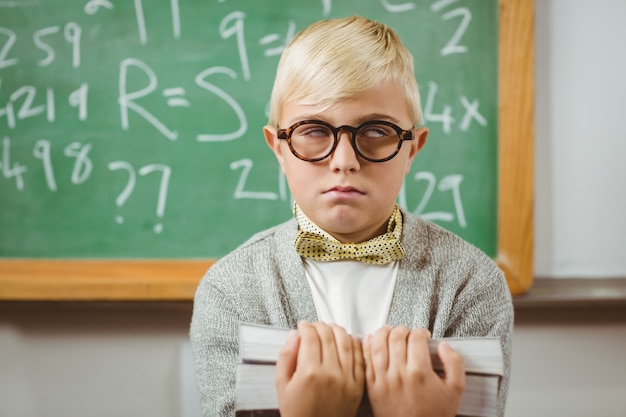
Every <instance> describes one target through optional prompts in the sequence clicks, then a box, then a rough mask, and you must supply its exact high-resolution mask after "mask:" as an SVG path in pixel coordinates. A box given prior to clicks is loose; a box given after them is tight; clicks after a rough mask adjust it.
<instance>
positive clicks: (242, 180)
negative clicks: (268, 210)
mask: <svg viewBox="0 0 626 417" xmlns="http://www.w3.org/2000/svg"><path fill="white" fill-rule="evenodd" d="M252 165H253V164H252V161H251V160H250V159H240V160H238V161H234V162H231V163H230V169H232V170H236V169H238V168H241V176H240V177H239V181H238V182H237V187H236V188H235V192H234V193H233V197H234V198H235V199H236V200H239V199H242V198H250V199H256V200H276V199H278V195H277V194H276V193H271V192H259V191H245V188H246V181H247V180H248V175H249V174H250V171H251V170H252Z"/></svg>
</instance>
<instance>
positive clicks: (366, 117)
mask: <svg viewBox="0 0 626 417" xmlns="http://www.w3.org/2000/svg"><path fill="white" fill-rule="evenodd" d="M327 119H328V117H324V115H323V114H322V113H311V114H303V115H299V116H297V117H294V118H293V119H291V120H290V121H289V122H288V123H287V125H288V126H291V125H293V124H295V123H298V122H300V121H302V120H322V121H327ZM370 120H384V121H387V122H391V123H395V124H399V123H400V121H399V120H398V119H396V118H395V117H393V116H391V115H389V114H383V113H371V114H367V115H363V116H359V117H358V118H357V119H356V120H355V122H354V125H355V126H357V125H360V124H362V123H365V122H367V121H370ZM342 124H343V125H345V124H349V123H342Z"/></svg>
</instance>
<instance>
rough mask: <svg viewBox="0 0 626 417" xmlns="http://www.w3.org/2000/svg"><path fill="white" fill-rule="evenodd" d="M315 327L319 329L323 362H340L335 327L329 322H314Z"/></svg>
mask: <svg viewBox="0 0 626 417" xmlns="http://www.w3.org/2000/svg"><path fill="white" fill-rule="evenodd" d="M313 327H314V328H315V330H316V331H317V334H318V337H319V341H320V347H321V350H320V353H321V358H320V360H321V362H328V363H335V364H336V363H338V362H339V359H338V357H337V342H336V341H335V335H334V333H333V329H332V328H331V327H330V326H329V325H328V324H325V323H321V322H317V323H313Z"/></svg>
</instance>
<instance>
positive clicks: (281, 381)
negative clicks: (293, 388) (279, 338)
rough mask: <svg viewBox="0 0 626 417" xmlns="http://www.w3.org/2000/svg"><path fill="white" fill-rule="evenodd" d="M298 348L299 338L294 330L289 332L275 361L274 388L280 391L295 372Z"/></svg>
mask: <svg viewBox="0 0 626 417" xmlns="http://www.w3.org/2000/svg"><path fill="white" fill-rule="evenodd" d="M299 347H300V336H299V335H298V332H297V331H296V330H292V331H291V332H289V337H288V338H287V341H286V342H285V344H284V345H283V347H282V348H281V349H280V352H279V353H278V359H277V361H276V375H275V381H276V387H277V388H278V389H279V390H280V389H281V387H284V386H285V385H287V383H288V382H289V381H290V380H291V377H292V376H293V373H294V372H295V371H296V364H297V362H298V348H299Z"/></svg>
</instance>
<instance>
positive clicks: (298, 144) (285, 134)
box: [277, 120, 413, 162]
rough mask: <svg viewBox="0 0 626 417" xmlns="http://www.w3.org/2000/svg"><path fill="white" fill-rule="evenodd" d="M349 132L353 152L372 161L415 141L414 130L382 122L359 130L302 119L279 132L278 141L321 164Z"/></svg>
mask: <svg viewBox="0 0 626 417" xmlns="http://www.w3.org/2000/svg"><path fill="white" fill-rule="evenodd" d="M342 130H343V131H346V132H350V134H351V143H352V148H353V149H354V151H355V152H356V153H357V155H359V156H360V157H361V158H363V159H365V160H366V161H370V162H385V161H388V160H390V159H391V158H393V157H394V156H396V155H397V154H398V152H400V148H401V147H402V142H404V141H405V140H413V131H412V130H404V129H402V128H400V127H399V126H397V125H395V124H393V123H391V122H386V121H383V120H370V121H367V122H365V123H362V124H360V125H359V126H357V127H353V126H348V125H343V126H339V127H334V126H331V125H330V124H328V123H326V122H323V121H320V120H302V121H300V122H297V123H295V124H293V125H291V126H290V127H288V128H286V129H280V128H279V129H278V130H277V137H278V139H283V140H286V141H287V143H288V144H289V149H291V153H293V154H294V155H295V156H296V157H297V158H299V159H302V160H303V161H308V162H318V161H321V160H322V159H325V158H327V157H328V156H329V155H330V154H332V153H333V152H334V150H335V148H337V144H338V143H339V132H341V131H342Z"/></svg>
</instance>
